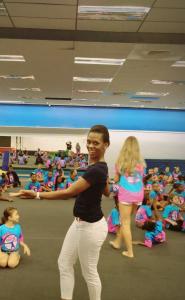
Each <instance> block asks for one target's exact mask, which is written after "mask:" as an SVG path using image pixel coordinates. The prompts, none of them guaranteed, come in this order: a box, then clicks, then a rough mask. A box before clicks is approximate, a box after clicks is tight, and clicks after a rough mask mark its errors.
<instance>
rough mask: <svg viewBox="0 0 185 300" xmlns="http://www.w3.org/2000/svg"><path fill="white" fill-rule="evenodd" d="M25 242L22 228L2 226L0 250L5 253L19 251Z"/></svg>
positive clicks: (0, 228)
mask: <svg viewBox="0 0 185 300" xmlns="http://www.w3.org/2000/svg"><path fill="white" fill-rule="evenodd" d="M21 241H22V242H23V234H22V230H21V226H20V225H19V224H16V225H15V226H14V227H7V226H6V224H3V225H1V226H0V249H1V251H3V252H14V251H18V250H19V247H20V242H21Z"/></svg>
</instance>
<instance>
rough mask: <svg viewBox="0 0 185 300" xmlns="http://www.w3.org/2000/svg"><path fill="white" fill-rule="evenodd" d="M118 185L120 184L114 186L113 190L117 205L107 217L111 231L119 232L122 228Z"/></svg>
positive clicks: (109, 230)
mask: <svg viewBox="0 0 185 300" xmlns="http://www.w3.org/2000/svg"><path fill="white" fill-rule="evenodd" d="M116 187H118V186H113V188H112V190H111V191H112V192H113V197H114V202H115V207H114V208H113V209H112V210H111V212H110V214H109V216H108V218H107V224H108V232H109V233H117V231H118V230H119V229H120V215H119V207H118V197H117V191H118V190H117V188H116Z"/></svg>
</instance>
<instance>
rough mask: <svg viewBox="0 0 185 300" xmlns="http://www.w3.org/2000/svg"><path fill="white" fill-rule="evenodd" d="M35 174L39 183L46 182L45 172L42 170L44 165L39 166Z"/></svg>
mask: <svg viewBox="0 0 185 300" xmlns="http://www.w3.org/2000/svg"><path fill="white" fill-rule="evenodd" d="M34 173H35V174H36V176H37V181H38V182H43V181H44V171H43V170H42V165H41V164H38V168H37V169H35V170H34Z"/></svg>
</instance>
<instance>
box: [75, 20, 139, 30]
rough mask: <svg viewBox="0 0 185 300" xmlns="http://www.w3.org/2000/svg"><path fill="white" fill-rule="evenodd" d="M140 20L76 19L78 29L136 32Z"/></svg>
mask: <svg viewBox="0 0 185 300" xmlns="http://www.w3.org/2000/svg"><path fill="white" fill-rule="evenodd" d="M140 24H141V22H139V21H104V20H102V21H100V20H78V22H77V29H78V30H90V31H111V32H137V30H138V28H139V26H140Z"/></svg>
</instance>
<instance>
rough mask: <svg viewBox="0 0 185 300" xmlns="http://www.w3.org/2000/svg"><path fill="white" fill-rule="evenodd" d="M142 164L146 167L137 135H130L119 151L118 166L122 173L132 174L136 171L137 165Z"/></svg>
mask: <svg viewBox="0 0 185 300" xmlns="http://www.w3.org/2000/svg"><path fill="white" fill-rule="evenodd" d="M138 164H140V165H141V166H143V167H146V164H145V161H144V159H143V158H142V156H141V153H140V147H139V143H138V140H137V139H136V137H135V136H129V137H128V138H127V139H126V140H125V142H124V144H123V146H122V149H121V151H120V153H119V156H118V159H117V162H116V167H117V168H118V171H119V173H120V174H124V173H127V174H129V175H130V174H131V173H133V172H134V171H135V168H136V166H137V165H138Z"/></svg>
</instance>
